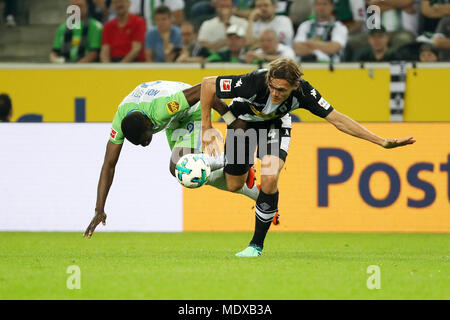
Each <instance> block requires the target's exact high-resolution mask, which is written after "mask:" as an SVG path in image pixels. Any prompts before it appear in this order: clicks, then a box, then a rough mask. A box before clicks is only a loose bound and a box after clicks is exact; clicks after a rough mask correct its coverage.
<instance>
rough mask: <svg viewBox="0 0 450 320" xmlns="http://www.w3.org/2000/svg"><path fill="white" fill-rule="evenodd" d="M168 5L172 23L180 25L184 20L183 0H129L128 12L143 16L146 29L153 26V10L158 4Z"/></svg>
mask: <svg viewBox="0 0 450 320" xmlns="http://www.w3.org/2000/svg"><path fill="white" fill-rule="evenodd" d="M163 5H164V6H166V7H169V9H170V11H171V12H172V19H173V21H172V23H173V24H174V25H176V26H178V27H179V26H181V24H182V23H183V21H184V0H131V7H130V12H131V13H133V14H136V15H138V16H141V17H144V19H145V21H146V23H147V30H150V28H151V27H153V26H155V24H156V22H155V19H154V17H155V10H156V8H158V7H160V6H163Z"/></svg>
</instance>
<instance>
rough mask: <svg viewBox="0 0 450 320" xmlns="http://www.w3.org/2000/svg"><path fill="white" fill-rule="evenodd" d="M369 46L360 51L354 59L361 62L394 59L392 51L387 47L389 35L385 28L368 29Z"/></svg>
mask: <svg viewBox="0 0 450 320" xmlns="http://www.w3.org/2000/svg"><path fill="white" fill-rule="evenodd" d="M368 41H369V45H370V48H368V49H366V50H363V51H361V52H360V53H359V54H358V56H357V57H356V61H363V62H383V61H391V60H394V51H393V50H392V49H389V48H388V43H389V35H388V34H387V33H386V29H385V28H384V27H383V26H381V28H380V29H371V30H370V31H369V39H368Z"/></svg>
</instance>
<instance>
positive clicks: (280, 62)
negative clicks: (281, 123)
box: [266, 58, 303, 104]
mask: <svg viewBox="0 0 450 320" xmlns="http://www.w3.org/2000/svg"><path fill="white" fill-rule="evenodd" d="M302 75H303V73H302V71H301V70H300V66H299V65H298V64H297V63H296V62H295V61H294V60H292V59H289V58H278V59H276V60H274V61H272V62H271V63H269V70H268V72H267V74H266V83H267V86H268V87H269V91H270V97H271V99H272V103H274V104H280V103H282V102H283V101H284V100H286V99H287V98H288V97H289V96H290V95H291V93H292V91H294V90H296V89H298V87H299V86H300V79H301V77H302Z"/></svg>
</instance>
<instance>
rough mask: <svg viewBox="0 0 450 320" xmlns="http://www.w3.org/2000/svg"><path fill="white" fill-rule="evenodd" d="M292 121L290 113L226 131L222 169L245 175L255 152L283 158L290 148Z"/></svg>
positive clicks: (260, 155)
mask: <svg viewBox="0 0 450 320" xmlns="http://www.w3.org/2000/svg"><path fill="white" fill-rule="evenodd" d="M291 129H292V122H291V117H290V115H289V114H287V115H285V116H283V117H282V118H280V119H276V120H270V121H260V122H247V129H246V130H245V131H242V130H236V131H235V130H231V129H228V130H227V137H226V141H225V168H224V171H225V172H226V173H228V174H231V175H233V176H240V175H243V174H245V173H246V172H247V171H248V170H249V169H250V167H251V166H252V165H253V164H254V155H255V151H257V154H256V156H257V157H258V158H259V159H262V158H263V157H264V156H265V155H273V156H277V157H278V158H280V159H281V160H283V161H286V157H287V154H288V151H289V143H290V141H291Z"/></svg>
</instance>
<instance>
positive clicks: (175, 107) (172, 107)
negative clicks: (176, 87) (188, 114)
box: [167, 100, 180, 114]
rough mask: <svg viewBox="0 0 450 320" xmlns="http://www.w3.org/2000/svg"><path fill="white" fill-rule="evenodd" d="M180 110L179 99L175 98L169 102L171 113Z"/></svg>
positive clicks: (168, 107) (168, 109)
mask: <svg viewBox="0 0 450 320" xmlns="http://www.w3.org/2000/svg"><path fill="white" fill-rule="evenodd" d="M178 110H180V104H179V103H178V101H175V100H173V101H170V102H169V103H168V104H167V111H169V113H170V114H173V113H175V112H178Z"/></svg>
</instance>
